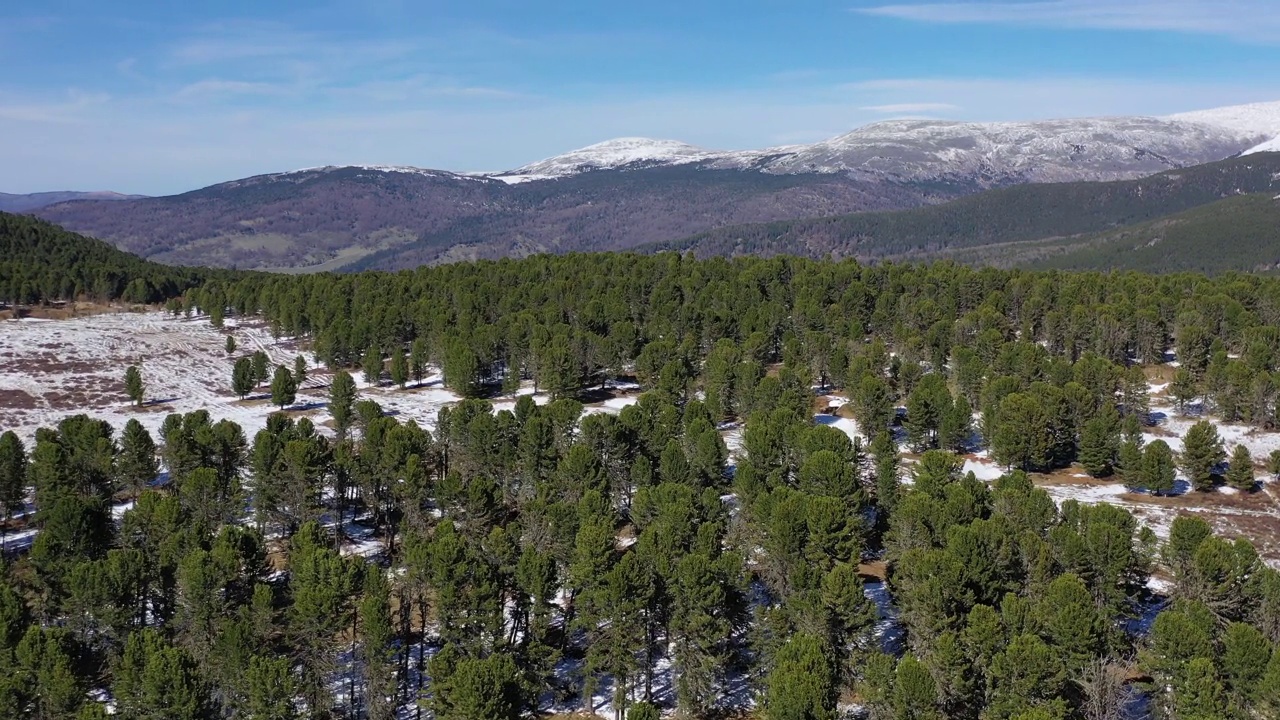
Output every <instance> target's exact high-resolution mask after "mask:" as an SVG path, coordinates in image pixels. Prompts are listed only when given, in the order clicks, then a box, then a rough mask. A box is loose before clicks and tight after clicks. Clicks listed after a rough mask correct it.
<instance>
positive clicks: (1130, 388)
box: [1120, 365, 1151, 423]
mask: <svg viewBox="0 0 1280 720" xmlns="http://www.w3.org/2000/svg"><path fill="white" fill-rule="evenodd" d="M1148 389H1149V388H1148V385H1147V376H1146V374H1145V373H1143V372H1142V368H1141V367H1139V366H1137V365H1131V366H1129V368H1128V369H1126V370H1125V371H1124V377H1123V379H1122V382H1121V384H1120V396H1121V403H1122V404H1123V405H1124V412H1125V414H1126V415H1136V416H1137V417H1138V418H1139V419H1140V420H1141V421H1142V422H1143V423H1146V422H1147V418H1148V416H1149V415H1150V414H1151V400H1150V398H1149V395H1148Z"/></svg>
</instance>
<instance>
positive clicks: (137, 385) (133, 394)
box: [124, 365, 146, 405]
mask: <svg viewBox="0 0 1280 720" xmlns="http://www.w3.org/2000/svg"><path fill="white" fill-rule="evenodd" d="M124 392H125V394H126V395H128V396H129V401H130V402H132V403H133V404H134V405H141V404H142V397H143V394H144V393H145V392H146V387H145V386H144V385H143V383H142V372H141V371H140V370H138V366H137V365H130V366H129V367H128V368H126V369H125V371H124Z"/></svg>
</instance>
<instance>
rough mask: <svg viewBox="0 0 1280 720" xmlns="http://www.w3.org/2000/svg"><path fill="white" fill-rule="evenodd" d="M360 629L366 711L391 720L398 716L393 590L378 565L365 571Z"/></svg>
mask: <svg viewBox="0 0 1280 720" xmlns="http://www.w3.org/2000/svg"><path fill="white" fill-rule="evenodd" d="M360 630H361V635H360V655H361V659H362V660H363V661H364V685H365V691H364V708H365V714H366V716H367V717H368V718H369V720H391V719H392V718H394V717H395V699H396V678H395V666H394V658H393V653H394V650H393V648H392V637H393V634H394V628H393V627H392V620H391V589H390V587H389V585H388V584H387V579H386V577H385V576H384V575H383V574H382V573H381V572H379V571H378V570H377V569H376V568H375V569H374V570H373V571H371V572H367V573H365V583H364V599H363V600H362V601H361V603H360Z"/></svg>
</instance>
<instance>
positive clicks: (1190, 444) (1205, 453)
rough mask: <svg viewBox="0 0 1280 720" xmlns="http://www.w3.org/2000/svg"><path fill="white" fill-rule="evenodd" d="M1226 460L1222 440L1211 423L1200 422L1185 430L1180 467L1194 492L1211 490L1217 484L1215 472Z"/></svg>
mask: <svg viewBox="0 0 1280 720" xmlns="http://www.w3.org/2000/svg"><path fill="white" fill-rule="evenodd" d="M1226 459H1227V456H1226V452H1225V451H1224V450H1223V447H1222V438H1220V437H1219V436H1218V429H1217V428H1216V427H1214V425H1213V423H1211V422H1209V421H1207V420H1201V421H1200V422H1197V423H1196V424H1195V425H1192V426H1191V428H1190V429H1188V430H1187V434H1186V435H1185V436H1184V437H1183V439H1182V461H1181V467H1182V472H1184V473H1186V474H1187V477H1188V478H1190V479H1191V485H1192V487H1194V488H1195V489H1196V490H1199V491H1201V492H1208V491H1210V490H1212V489H1213V487H1214V485H1215V484H1216V482H1217V475H1215V474H1214V473H1215V470H1216V469H1217V466H1218V464H1219V463H1221V462H1222V461H1223V460H1226Z"/></svg>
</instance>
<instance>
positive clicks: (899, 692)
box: [893, 655, 942, 720]
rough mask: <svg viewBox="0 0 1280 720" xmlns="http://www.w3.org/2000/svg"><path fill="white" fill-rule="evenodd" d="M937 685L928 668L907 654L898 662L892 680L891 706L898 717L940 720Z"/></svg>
mask: <svg viewBox="0 0 1280 720" xmlns="http://www.w3.org/2000/svg"><path fill="white" fill-rule="evenodd" d="M937 688H938V686H937V682H936V681H935V680H934V679H933V676H932V675H930V674H929V669H928V667H926V666H925V665H924V663H921V662H920V661H919V660H916V659H915V658H914V657H912V656H910V655H907V656H906V657H904V658H902V660H901V661H899V662H898V671H897V673H896V674H895V677H894V680H893V707H894V709H895V711H896V716H897V717H900V718H913V719H914V718H919V720H942V715H941V713H939V712H938V710H937V707H936V706H937V702H938V689H937Z"/></svg>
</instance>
